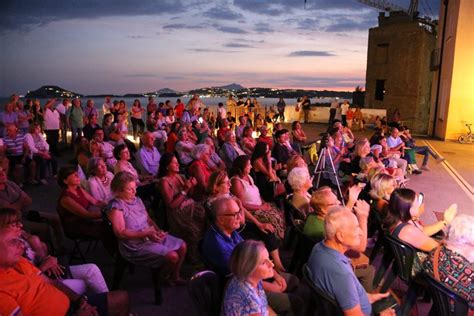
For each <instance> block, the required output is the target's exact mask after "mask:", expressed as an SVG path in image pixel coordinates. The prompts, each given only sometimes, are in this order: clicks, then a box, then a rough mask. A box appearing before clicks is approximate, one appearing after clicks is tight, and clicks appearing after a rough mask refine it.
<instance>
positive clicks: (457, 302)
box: [423, 274, 469, 316]
mask: <svg viewBox="0 0 474 316" xmlns="http://www.w3.org/2000/svg"><path fill="white" fill-rule="evenodd" d="M423 278H424V280H425V281H426V283H427V284H428V290H429V291H430V294H431V297H432V299H433V306H432V308H431V311H430V315H439V316H464V315H467V314H468V311H469V307H468V304H467V302H466V300H465V299H464V298H462V297H460V296H459V295H458V294H457V293H456V292H454V291H453V290H450V289H448V288H447V287H446V286H444V285H443V284H442V283H440V282H438V281H437V280H436V279H435V278H433V277H432V276H431V275H428V274H424V275H423Z"/></svg>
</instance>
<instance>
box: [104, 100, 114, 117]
mask: <svg viewBox="0 0 474 316" xmlns="http://www.w3.org/2000/svg"><path fill="white" fill-rule="evenodd" d="M113 105H114V104H113V103H112V102H110V103H104V104H102V111H103V113H104V115H105V114H107V113H110V109H111V108H112V106H113Z"/></svg>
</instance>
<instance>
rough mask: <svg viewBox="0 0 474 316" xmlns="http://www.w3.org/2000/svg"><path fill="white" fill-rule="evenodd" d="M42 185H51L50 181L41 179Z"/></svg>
mask: <svg viewBox="0 0 474 316" xmlns="http://www.w3.org/2000/svg"><path fill="white" fill-rule="evenodd" d="M40 183H41V184H44V185H48V184H49V183H48V181H46V179H41V180H40Z"/></svg>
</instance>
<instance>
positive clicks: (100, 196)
mask: <svg viewBox="0 0 474 316" xmlns="http://www.w3.org/2000/svg"><path fill="white" fill-rule="evenodd" d="M87 173H88V174H89V179H88V189H89V193H90V194H91V195H92V196H93V197H94V198H95V199H96V200H97V201H100V202H101V204H106V203H108V202H109V201H110V200H111V199H112V191H111V190H110V183H111V182H112V179H113V178H114V175H113V173H112V172H110V171H108V170H107V166H106V165H105V162H104V160H103V159H102V158H100V157H94V158H91V159H89V162H88V165H87Z"/></svg>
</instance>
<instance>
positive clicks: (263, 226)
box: [257, 223, 275, 234]
mask: <svg viewBox="0 0 474 316" xmlns="http://www.w3.org/2000/svg"><path fill="white" fill-rule="evenodd" d="M257 226H258V229H260V231H262V232H263V233H265V234H268V233H273V232H275V227H273V225H272V224H270V223H259V224H258V225H257Z"/></svg>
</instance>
